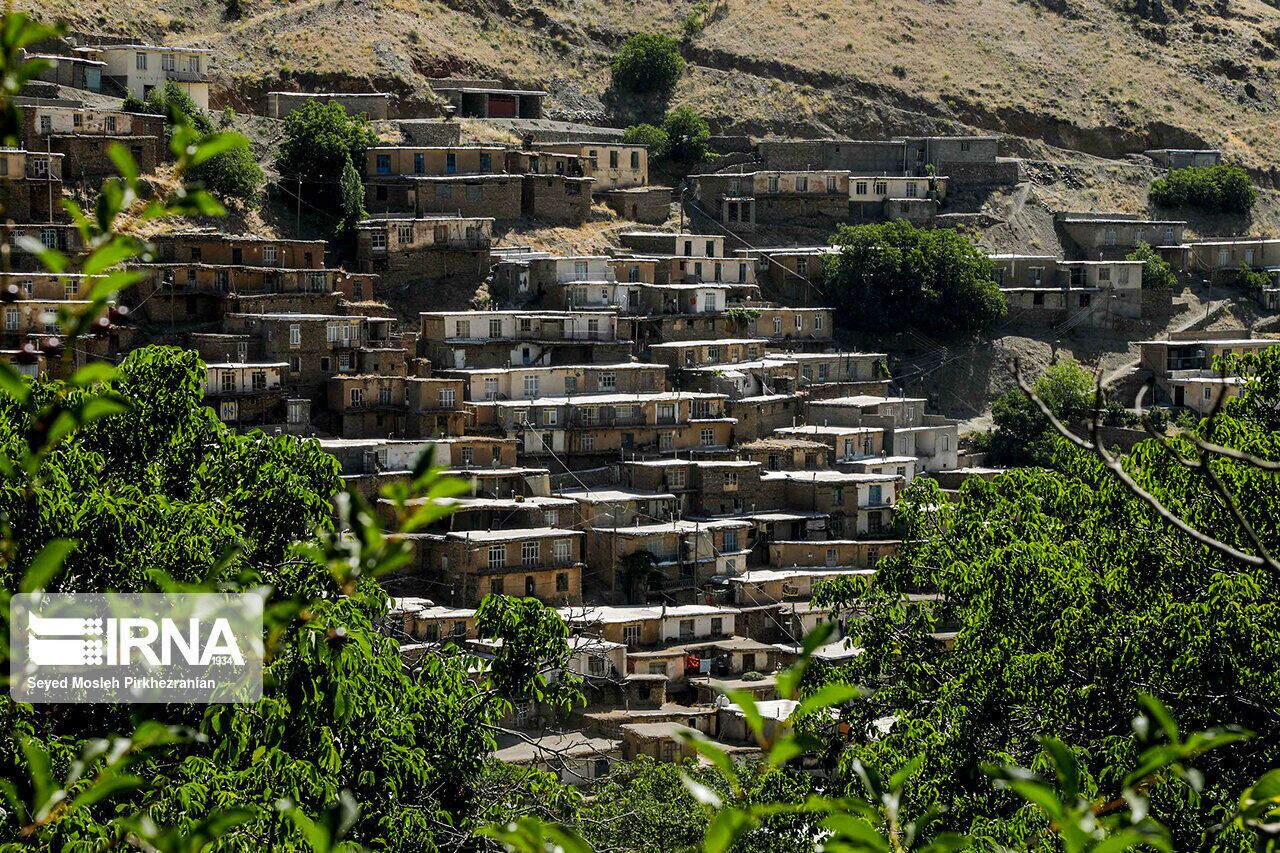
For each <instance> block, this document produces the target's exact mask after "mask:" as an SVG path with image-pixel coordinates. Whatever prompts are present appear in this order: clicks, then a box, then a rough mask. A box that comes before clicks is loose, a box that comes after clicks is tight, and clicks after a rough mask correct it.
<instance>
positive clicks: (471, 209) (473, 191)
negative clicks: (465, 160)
mask: <svg viewBox="0 0 1280 853" xmlns="http://www.w3.org/2000/svg"><path fill="white" fill-rule="evenodd" d="M523 187H524V179H523V176H521V175H506V174H493V175H440V176H431V175H427V176H411V177H407V178H403V179H395V180H390V181H372V182H366V183H365V208H366V209H367V210H368V211H369V212H370V213H371V214H373V215H375V216H377V215H380V214H386V213H409V214H413V215H414V216H418V217H425V216H432V215H440V214H451V215H454V216H461V217H469V218H482V217H492V218H494V219H497V220H501V221H509V220H513V219H519V218H520V217H521V216H523V215H524V213H523V207H522V204H523V201H522V199H523Z"/></svg>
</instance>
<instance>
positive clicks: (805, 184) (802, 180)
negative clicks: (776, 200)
mask: <svg viewBox="0 0 1280 853" xmlns="http://www.w3.org/2000/svg"><path fill="white" fill-rule="evenodd" d="M808 191H809V178H808V176H805V175H801V176H800V177H798V178H796V192H798V193H807V192H808Z"/></svg>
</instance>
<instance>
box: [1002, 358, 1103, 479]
mask: <svg viewBox="0 0 1280 853" xmlns="http://www.w3.org/2000/svg"><path fill="white" fill-rule="evenodd" d="M1032 387H1033V388H1034V390H1035V392H1036V395H1037V396H1038V397H1040V399H1041V400H1043V401H1044V402H1045V403H1046V404H1047V405H1048V406H1049V408H1050V410H1052V411H1053V413H1054V415H1055V416H1056V417H1058V418H1059V419H1061V420H1063V421H1065V422H1068V423H1070V422H1071V421H1074V420H1076V419H1077V418H1079V417H1082V416H1083V415H1084V414H1085V412H1087V411H1088V409H1089V406H1090V405H1091V404H1092V403H1093V377H1092V376H1090V375H1089V372H1088V371H1086V370H1085V369H1084V368H1083V367H1081V366H1080V365H1079V364H1078V363H1076V362H1075V361H1072V360H1070V359H1066V360H1063V361H1059V362H1058V363H1056V364H1052V365H1050V366H1049V367H1048V369H1046V370H1045V372H1044V373H1043V374H1042V375H1041V376H1040V377H1039V378H1037V379H1036V381H1035V382H1034V383H1033V386H1032ZM991 417H992V420H993V421H994V422H995V430H994V431H993V432H992V435H991V449H990V455H991V461H992V462H995V463H997V464H1000V465H1048V464H1050V463H1051V462H1052V460H1053V455H1054V452H1055V450H1056V447H1057V435H1056V433H1054V432H1053V429H1052V428H1051V427H1050V426H1049V421H1048V419H1047V418H1045V416H1044V415H1043V414H1042V413H1041V411H1040V409H1039V408H1038V407H1037V406H1036V404H1035V403H1033V402H1032V401H1031V400H1030V399H1029V398H1028V397H1027V395H1026V394H1024V393H1022V390H1021V389H1019V388H1011V389H1009V390H1008V391H1006V392H1005V393H1004V394H1002V395H1000V396H999V397H997V398H996V401H995V402H994V403H993V404H992V406H991Z"/></svg>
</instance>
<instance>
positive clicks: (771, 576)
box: [728, 542, 876, 584]
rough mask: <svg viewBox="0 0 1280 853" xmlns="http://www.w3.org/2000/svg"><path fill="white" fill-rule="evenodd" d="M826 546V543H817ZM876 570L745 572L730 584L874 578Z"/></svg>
mask: <svg viewBox="0 0 1280 853" xmlns="http://www.w3.org/2000/svg"><path fill="white" fill-rule="evenodd" d="M816 544H819V545H821V544H824V543H821V542H819V543H816ZM875 573H876V570H875V569H841V568H826V567H822V568H818V567H816V566H815V567H812V568H804V567H799V568H794V569H755V570H749V571H746V572H743V573H742V574H740V575H734V576H733V577H731V578H729V579H728V580H729V583H738V584H747V583H768V582H769V581H785V580H789V579H791V578H800V577H834V576H836V575H857V576H859V577H872V576H873V575H875Z"/></svg>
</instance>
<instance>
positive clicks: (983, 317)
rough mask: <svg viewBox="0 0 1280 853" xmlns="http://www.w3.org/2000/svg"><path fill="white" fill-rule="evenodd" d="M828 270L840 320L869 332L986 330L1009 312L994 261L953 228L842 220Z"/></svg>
mask: <svg viewBox="0 0 1280 853" xmlns="http://www.w3.org/2000/svg"><path fill="white" fill-rule="evenodd" d="M831 243H832V245H834V246H836V247H837V248H838V249H839V250H840V251H839V252H838V253H837V254H835V255H833V256H831V257H830V258H829V259H828V261H827V263H826V265H825V270H824V288H825V291H826V295H827V299H828V301H829V302H830V303H831V304H832V305H833V307H834V308H835V309H836V311H835V313H836V317H837V318H838V319H837V322H839V323H841V324H842V325H844V326H847V327H848V328H852V329H856V330H859V331H865V332H878V333H893V332H902V331H908V330H912V329H914V330H917V331H921V332H924V333H926V334H936V335H947V336H950V335H956V334H967V333H973V332H982V331H986V330H988V329H990V328H991V327H992V326H994V325H995V324H997V323H999V322H1000V321H1001V320H1002V319H1004V316H1005V314H1006V312H1007V310H1008V309H1007V306H1006V305H1005V301H1004V297H1003V296H1002V295H1001V293H1000V287H999V285H997V284H996V283H995V281H994V280H993V279H992V277H991V259H990V258H988V257H987V256H986V254H985V253H984V252H983V251H982V250H981V249H979V248H978V247H977V246H975V245H974V244H973V243H972V242H970V241H969V240H968V239H966V238H965V237H964V236H963V235H961V234H960V233H959V232H957V231H956V230H955V229H952V228H928V229H926V228H917V227H916V226H915V225H912V224H911V223H910V222H907V221H906V220H897V221H894V222H886V223H883V224H875V225H856V226H855V225H842V226H840V228H839V229H838V230H837V231H836V233H835V234H834V235H832V237H831Z"/></svg>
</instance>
